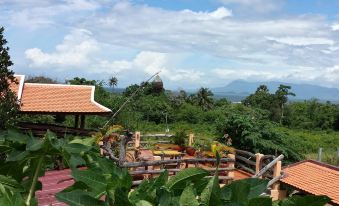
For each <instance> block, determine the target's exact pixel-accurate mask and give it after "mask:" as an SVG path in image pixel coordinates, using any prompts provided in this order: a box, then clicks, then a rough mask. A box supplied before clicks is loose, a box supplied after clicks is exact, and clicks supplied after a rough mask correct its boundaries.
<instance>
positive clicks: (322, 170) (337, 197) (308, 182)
mask: <svg viewBox="0 0 339 206" xmlns="http://www.w3.org/2000/svg"><path fill="white" fill-rule="evenodd" d="M283 171H284V172H285V173H286V174H287V176H286V177H284V178H283V179H282V180H281V182H283V183H285V184H288V185H290V186H292V187H294V188H296V189H299V190H302V191H304V192H306V193H309V194H313V195H326V196H328V197H329V198H331V201H332V202H333V203H335V204H339V168H338V167H335V166H331V165H327V164H324V163H321V162H317V161H313V160H305V161H302V162H298V163H295V164H292V165H289V166H288V167H286V168H285V169H284V170H283Z"/></svg>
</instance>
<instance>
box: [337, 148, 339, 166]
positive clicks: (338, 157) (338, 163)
mask: <svg viewBox="0 0 339 206" xmlns="http://www.w3.org/2000/svg"><path fill="white" fill-rule="evenodd" d="M337 166H339V147H337Z"/></svg>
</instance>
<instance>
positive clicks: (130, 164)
mask: <svg viewBox="0 0 339 206" xmlns="http://www.w3.org/2000/svg"><path fill="white" fill-rule="evenodd" d="M216 161H217V160H216V159H215V158H196V159H170V160H157V161H143V162H125V163H124V164H123V165H120V166H122V167H145V166H154V165H163V164H171V163H182V162H185V163H187V164H198V163H206V162H216ZM234 161H235V160H234V159H231V158H221V159H220V162H221V163H225V162H234Z"/></svg>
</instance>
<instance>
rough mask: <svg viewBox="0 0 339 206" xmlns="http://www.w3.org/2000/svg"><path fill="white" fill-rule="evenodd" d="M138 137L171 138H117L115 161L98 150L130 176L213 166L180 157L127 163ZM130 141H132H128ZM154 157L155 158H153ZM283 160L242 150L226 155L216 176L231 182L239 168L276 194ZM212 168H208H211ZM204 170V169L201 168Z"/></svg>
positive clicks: (107, 150)
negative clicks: (262, 179)
mask: <svg viewBox="0 0 339 206" xmlns="http://www.w3.org/2000/svg"><path fill="white" fill-rule="evenodd" d="M141 137H151V138H158V139H159V138H170V137H173V135H168V134H154V135H149V134H148V135H141V134H140V132H136V133H135V134H134V138H131V137H125V136H122V137H121V141H120V154H121V155H119V157H115V156H114V155H113V152H112V151H111V149H110V148H107V147H106V146H105V145H102V146H101V149H102V150H103V151H104V153H105V155H106V156H108V157H109V158H110V159H111V160H113V161H115V162H116V163H117V164H118V165H119V166H120V167H124V168H129V169H130V174H131V175H143V176H144V177H147V175H156V174H159V173H162V172H163V171H165V168H166V166H172V168H167V171H168V172H170V173H171V174H175V173H177V172H179V171H181V170H182V169H184V168H187V167H200V166H203V165H204V164H206V163H209V164H212V165H213V164H214V165H215V163H216V161H217V160H216V159H215V158H193V159H184V158H182V157H181V156H179V157H178V159H164V158H161V160H160V159H156V160H142V158H136V159H137V160H138V161H136V162H127V161H126V154H127V149H128V148H127V145H128V144H129V143H132V144H133V146H132V149H133V150H135V151H136V154H137V151H139V150H140V148H141V147H142V143H141V142H142V141H141ZM188 138H189V140H188V142H189V144H190V145H192V144H193V142H194V135H193V134H190V135H189V136H188ZM132 140H133V141H132ZM155 157H156V156H155ZM283 158H284V156H283V155H280V156H278V157H275V156H273V155H263V154H260V153H257V154H253V153H251V152H248V151H244V150H238V149H237V150H235V154H228V156H227V158H221V159H220V163H221V166H220V168H219V169H218V171H219V172H220V173H223V174H222V175H220V176H219V177H220V178H219V179H220V180H225V181H232V180H233V179H234V171H235V169H236V168H239V169H241V170H243V171H246V172H248V173H250V174H252V177H256V178H269V179H270V182H269V184H268V186H267V187H270V188H271V189H272V190H279V187H280V185H279V180H280V179H281V178H282V177H283V174H282V172H281V160H282V159H283ZM212 165H210V167H209V168H207V170H208V171H210V172H211V173H214V172H215V171H216V168H215V167H213V166H212ZM211 166H212V167H211ZM204 168H205V169H206V167H204ZM140 182H141V181H135V182H133V184H140Z"/></svg>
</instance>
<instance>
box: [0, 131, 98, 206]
mask: <svg viewBox="0 0 339 206" xmlns="http://www.w3.org/2000/svg"><path fill="white" fill-rule="evenodd" d="M86 143H87V145H86ZM90 144H92V143H90V142H89V141H88V140H87V142H86V140H78V139H75V140H73V141H68V140H67V139H58V138H57V137H56V135H55V134H53V133H52V132H49V131H47V133H46V134H45V135H44V136H43V137H42V138H37V137H34V136H32V135H26V134H22V133H20V132H18V131H16V130H8V131H6V132H2V133H1V134H0V154H1V155H2V158H1V160H0V205H6V206H7V205H8V206H12V205H15V206H16V205H37V200H36V198H35V191H36V190H39V189H41V183H40V182H39V180H38V179H39V177H41V176H43V175H44V174H45V171H46V170H47V169H48V168H51V165H52V164H53V162H54V161H55V158H56V157H63V159H64V161H65V162H66V164H67V165H69V166H70V167H72V168H75V167H76V166H77V165H79V164H83V163H85V161H84V160H83V159H82V155H84V153H85V152H87V151H89V150H91V147H90V146H88V145H90ZM19 186H20V187H19Z"/></svg>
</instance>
